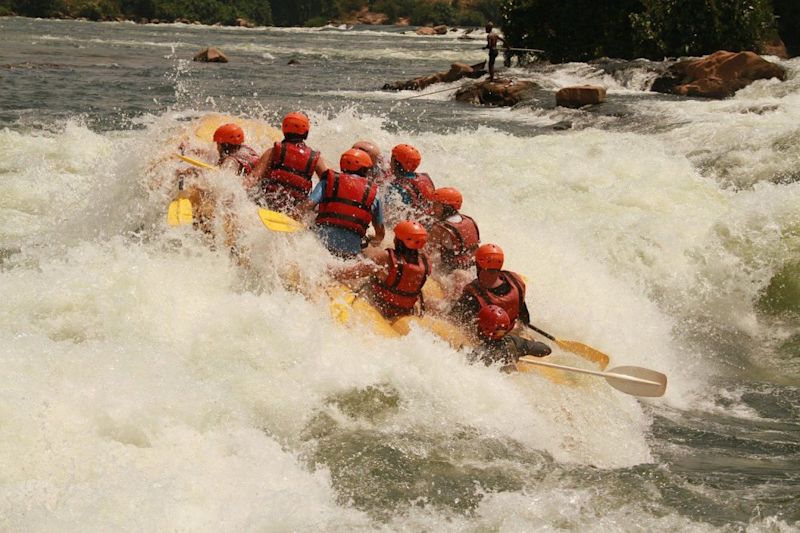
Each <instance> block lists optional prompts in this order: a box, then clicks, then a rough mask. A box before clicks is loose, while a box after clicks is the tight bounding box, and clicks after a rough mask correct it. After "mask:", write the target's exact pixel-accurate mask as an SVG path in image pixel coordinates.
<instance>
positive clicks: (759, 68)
mask: <svg viewBox="0 0 800 533" xmlns="http://www.w3.org/2000/svg"><path fill="white" fill-rule="evenodd" d="M770 78H778V79H779V80H781V81H783V80H785V79H786V69H784V68H783V67H781V66H780V65H777V64H775V63H771V62H769V61H767V60H766V59H763V58H762V57H761V56H759V55H758V54H755V53H753V52H727V51H725V50H720V51H719V52H714V53H713V54H711V55H709V56H706V57H702V58H700V59H689V60H686V61H679V62H677V63H675V64H674V65H672V66H670V67H669V68H668V69H667V72H666V73H665V74H664V75H662V76H661V77H659V78H657V79H656V80H655V81H654V82H653V86H652V87H651V88H650V90H651V91H655V92H661V93H672V94H678V95H681V96H700V97H704V98H727V97H729V96H732V95H733V94H734V93H735V92H736V91H738V90H739V89H742V88H744V87H747V86H748V85H750V84H751V83H752V82H754V81H755V80H761V79H770Z"/></svg>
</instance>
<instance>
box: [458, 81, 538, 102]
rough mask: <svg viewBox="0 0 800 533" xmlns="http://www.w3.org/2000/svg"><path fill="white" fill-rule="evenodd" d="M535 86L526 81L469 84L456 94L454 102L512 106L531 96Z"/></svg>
mask: <svg viewBox="0 0 800 533" xmlns="http://www.w3.org/2000/svg"><path fill="white" fill-rule="evenodd" d="M534 89H536V84H535V83H533V82H532V81H527V80H500V79H498V80H494V81H481V82H478V83H471V84H469V85H466V86H465V87H462V88H461V89H459V90H458V91H457V92H456V100H457V101H459V102H466V103H470V104H480V105H486V106H492V107H494V106H500V107H502V106H512V105H516V104H518V103H520V102H521V101H523V100H526V99H528V98H530V97H531V96H532V93H533V90H534Z"/></svg>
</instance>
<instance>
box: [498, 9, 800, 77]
mask: <svg viewBox="0 0 800 533" xmlns="http://www.w3.org/2000/svg"><path fill="white" fill-rule="evenodd" d="M778 1H781V0H778ZM786 1H787V2H797V0H786ZM793 5H794V4H793ZM502 23H503V30H504V33H505V34H506V36H507V37H508V38H509V40H510V42H512V43H514V46H517V47H520V48H536V49H542V50H545V51H546V55H547V57H548V59H550V60H551V61H556V62H562V61H585V60H588V59H593V58H597V57H602V56H608V57H619V58H625V59H631V58H634V57H647V58H651V59H662V58H664V57H667V56H673V57H674V56H684V55H704V54H708V53H711V52H714V51H716V50H721V49H725V50H734V51H741V50H754V51H755V50H758V48H759V46H760V45H761V43H762V42H764V41H765V40H766V38H767V37H769V36H770V34H771V33H772V32H774V28H775V16H774V13H773V11H772V5H771V0H715V1H713V2H710V1H708V0H614V1H607V2H596V1H595V0H572V1H570V2H562V1H561V0H506V1H505V2H504V3H503V9H502Z"/></svg>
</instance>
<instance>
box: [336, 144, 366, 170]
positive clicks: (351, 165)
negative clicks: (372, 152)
mask: <svg viewBox="0 0 800 533" xmlns="http://www.w3.org/2000/svg"><path fill="white" fill-rule="evenodd" d="M339 168H340V169H342V172H358V171H360V170H363V169H365V168H372V159H370V157H369V154H368V153H367V152H365V151H364V150H358V149H356V148H351V149H349V150H348V151H346V152H345V153H343V154H342V157H341V158H340V159H339Z"/></svg>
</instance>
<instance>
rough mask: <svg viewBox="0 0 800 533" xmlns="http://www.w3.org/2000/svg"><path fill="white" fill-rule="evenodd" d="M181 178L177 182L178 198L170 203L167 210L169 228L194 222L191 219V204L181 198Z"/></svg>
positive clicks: (192, 218) (186, 199)
mask: <svg viewBox="0 0 800 533" xmlns="http://www.w3.org/2000/svg"><path fill="white" fill-rule="evenodd" d="M182 196H183V176H181V177H180V179H179V180H178V198H176V199H175V200H173V201H172V202H170V204H169V207H168V208H167V224H169V225H170V226H185V225H189V224H191V223H192V222H194V217H192V202H190V201H189V199H188V198H183V197H182Z"/></svg>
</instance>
